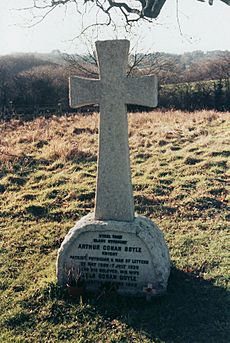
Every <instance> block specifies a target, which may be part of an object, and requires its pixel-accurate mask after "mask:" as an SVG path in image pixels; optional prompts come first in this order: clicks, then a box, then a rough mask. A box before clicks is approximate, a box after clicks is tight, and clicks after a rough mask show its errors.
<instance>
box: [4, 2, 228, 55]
mask: <svg viewBox="0 0 230 343" xmlns="http://www.w3.org/2000/svg"><path fill="white" fill-rule="evenodd" d="M30 3H32V0H16V1H15V0H0V14H1V16H0V18H1V20H0V35H1V37H0V54H8V53H12V52H50V51H52V50H55V49H59V50H61V51H62V52H67V53H68V52H72V53H73V52H78V53H79V52H82V51H83V50H84V44H82V39H81V40H79V39H75V40H73V38H74V37H76V36H77V35H78V34H79V33H80V32H81V29H82V17H81V16H80V15H79V14H76V12H75V11H74V7H71V6H70V8H69V9H68V10H67V11H65V8H64V7H60V8H59V9H58V10H55V12H53V13H52V14H50V15H49V16H48V17H47V18H46V19H44V20H43V21H42V22H41V23H39V24H37V25H35V26H33V27H31V28H29V27H28V25H29V23H31V18H32V16H31V13H30V12H29V11H27V12H26V11H17V10H16V8H17V7H23V6H28V4H30ZM176 8H177V7H176V0H168V1H167V2H166V5H165V7H164V8H163V10H162V12H161V14H160V16H159V18H158V19H157V20H156V21H154V23H153V24H151V25H150V24H147V23H144V24H142V25H139V26H138V27H136V28H135V29H133V35H129V34H126V33H125V31H124V30H123V29H122V28H120V29H118V30H117V31H116V32H114V30H112V28H111V29H108V28H106V29H103V30H101V31H100V32H98V30H96V29H95V28H94V30H93V32H92V31H88V34H87V37H88V39H89V40H92V41H93V40H94V39H114V38H129V39H130V40H131V42H132V44H136V42H138V49H139V50H140V51H143V52H150V51H165V52H173V53H182V52H185V51H193V50H204V51H207V50H230V6H227V5H225V4H224V3H222V2H221V1H219V0H214V5H213V6H209V5H208V3H203V2H199V1H197V0H179V11H178V18H179V23H180V24H178V19H177V10H176ZM94 17H95V13H94V11H91V12H90V13H89V14H88V15H87V16H84V25H88V24H90V23H91V21H92V18H94ZM180 30H181V31H182V32H180ZM96 33H97V37H96ZM135 34H136V35H135Z"/></svg>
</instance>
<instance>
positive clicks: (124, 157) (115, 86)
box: [95, 41, 134, 221]
mask: <svg viewBox="0 0 230 343" xmlns="http://www.w3.org/2000/svg"><path fill="white" fill-rule="evenodd" d="M101 43H103V42H97V44H96V47H97V54H98V61H99V66H100V79H101V81H100V82H101V102H100V125H99V157H98V171H97V189H96V206H95V218H96V219H102V220H119V221H132V220H133V219H134V202H133V193H132V183H131V173H130V159H129V145H128V120H127V106H126V104H125V99H124V96H125V95H124V94H125V92H126V89H125V82H124V81H125V78H126V63H127V59H128V50H129V42H128V41H119V44H118V42H117V41H110V44H108V42H107V49H106V51H105V49H104V45H103V44H101ZM108 50H109V51H108ZM108 55H109V56H110V58H109V59H108ZM102 99H103V101H102Z"/></svg>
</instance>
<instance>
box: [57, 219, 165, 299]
mask: <svg viewBox="0 0 230 343" xmlns="http://www.w3.org/2000/svg"><path fill="white" fill-rule="evenodd" d="M73 267H74V268H73ZM72 268H73V269H74V270H80V272H81V275H82V278H83V279H84V280H85V285H86V290H88V291H94V292H97V291H98V292H100V291H101V290H102V289H103V287H106V286H107V287H108V285H110V286H114V287H115V288H116V289H117V292H118V293H120V294H128V295H138V296H142V295H157V294H162V293H163V292H165V290H166V287H167V280H168V277H169V272H170V260H169V253H168V248H167V246H166V244H165V241H164V237H163V234H162V233H161V231H160V230H159V228H158V227H157V226H156V225H155V224H154V223H153V222H151V221H150V220H149V219H147V218H144V217H139V216H138V217H135V219H134V221H133V222H118V221H98V220H94V215H93V214H89V215H87V216H85V217H83V218H82V219H81V220H80V221H78V222H77V224H76V225H75V227H74V228H73V229H71V230H70V231H69V233H68V235H67V236H66V238H65V240H64V242H63V243H62V245H61V247H60V249H59V253H58V260H57V277H58V283H59V284H60V285H66V283H67V271H68V270H69V269H72Z"/></svg>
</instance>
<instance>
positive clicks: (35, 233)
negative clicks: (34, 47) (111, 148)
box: [0, 112, 230, 343]
mask: <svg viewBox="0 0 230 343" xmlns="http://www.w3.org/2000/svg"><path fill="white" fill-rule="evenodd" d="M228 116H229V114H228V113H223V114H220V113H216V112H215V113H209V112H207V113H206V112H202V113H201V112H199V113H193V114H189V113H187V114H185V113H182V112H175V113H174V112H169V113H160V114H158V113H157V112H153V113H148V114H144V113H143V114H133V115H131V116H130V118H129V126H130V132H131V134H130V151H131V168H132V177H133V189H134V200H135V210H136V212H137V213H138V214H140V215H146V216H148V217H149V218H151V219H152V220H153V221H155V222H156V223H157V225H159V227H160V228H161V230H162V231H163V233H164V235H165V238H166V241H167V242H168V246H169V250H170V256H171V261H172V271H171V276H170V280H169V285H168V292H167V294H166V295H165V296H163V297H159V298H153V299H152V300H151V301H150V302H147V301H146V300H145V299H136V298H132V297H131V298H125V297H121V296H118V295H117V294H115V293H112V292H110V293H108V292H106V291H103V292H101V294H99V295H97V296H93V295H91V294H85V295H84V296H83V297H81V298H79V299H75V300H74V299H71V298H69V296H68V294H67V292H66V290H65V289H62V288H60V287H58V286H57V284H56V276H55V265H56V257H57V250H58V248H59V247H60V245H61V242H62V241H63V239H64V237H65V235H66V234H67V232H68V231H69V229H70V228H71V227H73V225H74V224H75V222H76V221H77V220H78V219H79V218H81V217H82V216H83V215H86V214H87V213H89V212H92V211H93V208H94V197H95V186H96V169H97V166H96V158H95V156H96V152H97V149H98V147H97V145H96V144H97V143H96V142H97V129H96V127H97V119H96V117H95V116H89V117H80V116H72V117H63V118H54V119H52V120H51V119H50V120H49V122H48V124H49V133H47V130H46V129H45V128H46V127H47V123H46V120H45V119H39V120H35V121H34V122H30V123H29V122H28V123H24V125H21V124H20V122H19V123H17V122H14V121H12V123H8V124H7V123H4V124H3V125H2V126H1V123H0V127H1V130H2V132H3V133H2V137H5V138H3V140H2V149H3V151H5V155H0V242H1V245H0V264H1V274H0V328H1V330H0V342H3V343H9V342H12V343H14V342H20V343H24V342H74V343H76V342H77V343H79V342H81V343H86V342H100V343H101V342H102V343H103V342H105V343H108V342H109V343H112V342H113V343H115V342H127V343H129V342H142V343H150V342H154V343H163V342H164V343H181V342H184V343H190V342H191V343H193V342H194V343H195V342H196V343H205V342H211V343H216V342H218V343H227V342H228V341H229V336H230V334H229V318H228V307H227V303H228V290H229V288H228V281H229V264H228V257H229V256H228V247H227V242H228V232H229V221H230V216H229V212H230V207H229V195H228V194H229V182H228V180H229V173H228V170H229V124H228V120H227V117H228ZM208 118H211V120H210V119H208ZM4 130H5V131H4ZM5 132H7V134H6V133H5ZM31 132H33V139H30V138H31V137H30V135H31ZM60 137H61V139H62V141H61V143H60V142H59V141H60ZM8 139H9V141H10V142H11V144H13V146H14V151H13V152H12V151H9V144H8ZM23 142H26V143H23ZM59 143H60V144H59ZM22 145H23V151H21V150H20V147H21V146H22ZM73 146H74V147H75V148H74V149H72V147H73ZM4 149H5V150H4ZM1 151H2V150H1Z"/></svg>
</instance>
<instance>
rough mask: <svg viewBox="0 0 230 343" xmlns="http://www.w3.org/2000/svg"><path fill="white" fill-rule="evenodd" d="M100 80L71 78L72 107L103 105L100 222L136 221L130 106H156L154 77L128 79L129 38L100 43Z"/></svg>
mask: <svg viewBox="0 0 230 343" xmlns="http://www.w3.org/2000/svg"><path fill="white" fill-rule="evenodd" d="M96 49H97V59H98V64H99V69H100V79H99V80H90V79H84V78H79V77H71V78H70V103H71V106H72V107H74V108H76V107H80V106H83V105H89V104H94V103H99V104H100V125H99V154H98V173H97V187H96V206H95V219H101V220H120V221H132V220H133V219H134V202H133V192H132V184H131V175H130V161H129V146H128V122H127V106H126V104H139V105H143V106H150V107H154V106H156V105H157V80H156V77H155V76H144V77H139V78H137V77H127V76H126V70H127V61H128V51H129V41H128V40H110V41H98V42H96Z"/></svg>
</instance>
